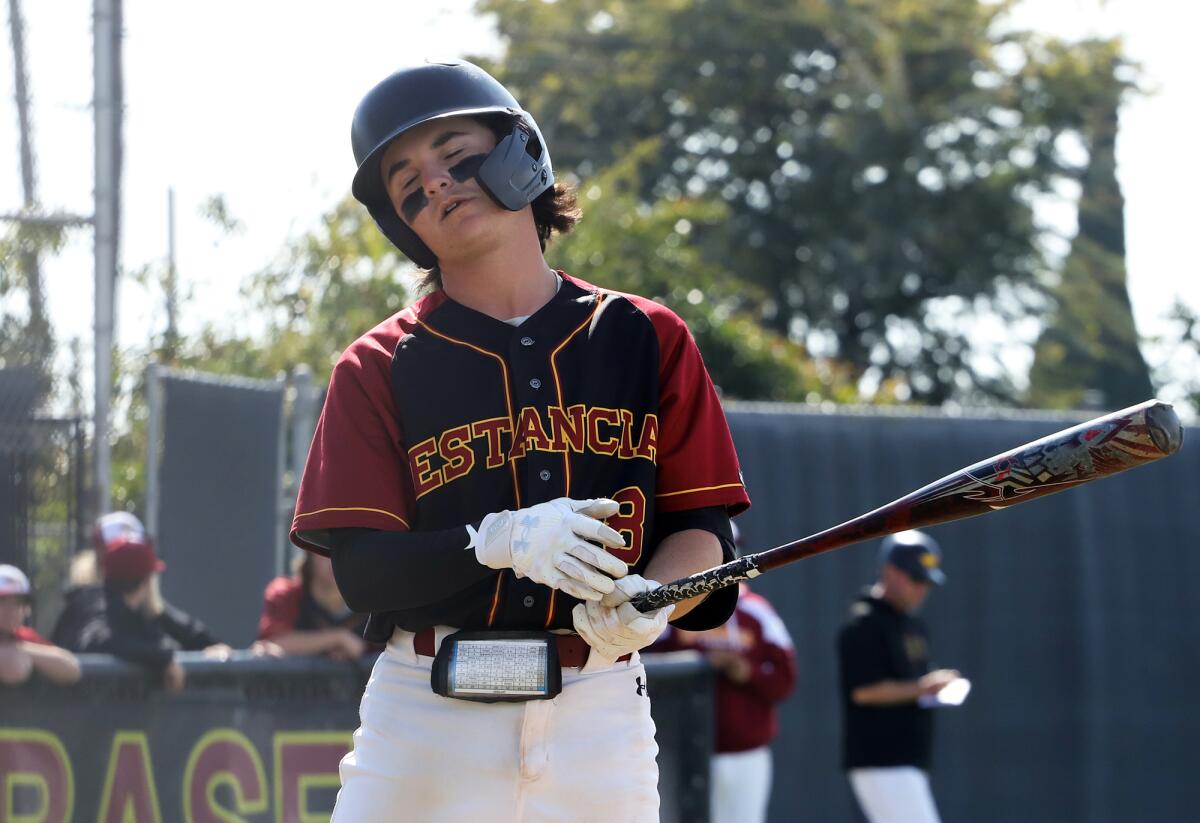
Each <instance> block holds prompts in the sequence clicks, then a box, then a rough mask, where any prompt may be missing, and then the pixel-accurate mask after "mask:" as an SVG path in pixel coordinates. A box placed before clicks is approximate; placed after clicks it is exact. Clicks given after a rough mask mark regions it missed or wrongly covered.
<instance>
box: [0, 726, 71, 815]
mask: <svg viewBox="0 0 1200 823" xmlns="http://www.w3.org/2000/svg"><path fill="white" fill-rule="evenodd" d="M18 786H26V787H29V788H31V789H33V791H35V792H36V793H37V795H38V800H39V807H38V809H37V810H36V811H35V812H34V813H32V814H27V813H25V812H18V810H17V809H16V808H15V806H16V794H17V787H18ZM0 791H2V792H3V794H2V795H0V803H3V804H4V805H3V806H0V813H2V814H0V820H5V821H11V822H12V823H66V821H68V820H70V819H71V815H72V814H73V813H74V810H75V774H74V773H73V772H72V771H71V761H70V758H68V757H67V750H66V749H65V748H63V744H62V742H61V741H60V740H59V739H58V738H57V737H55V736H54V735H53V734H50V733H49V732H44V731H42V730H41V729H0Z"/></svg>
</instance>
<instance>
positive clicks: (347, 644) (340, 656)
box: [329, 629, 367, 660]
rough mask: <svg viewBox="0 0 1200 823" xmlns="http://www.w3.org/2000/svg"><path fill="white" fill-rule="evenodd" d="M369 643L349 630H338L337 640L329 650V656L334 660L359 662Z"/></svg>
mask: <svg viewBox="0 0 1200 823" xmlns="http://www.w3.org/2000/svg"><path fill="white" fill-rule="evenodd" d="M366 648H367V643H366V641H365V640H363V639H362V638H361V637H359V636H358V635H357V634H355V633H354V632H352V631H349V630H347V629H338V634H337V639H336V640H335V641H334V644H333V646H332V647H330V649H329V656H330V657H332V658H333V659H334V660H357V659H358V658H359V657H362V654H363V652H364V651H366Z"/></svg>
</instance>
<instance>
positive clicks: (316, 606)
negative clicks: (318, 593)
mask: <svg viewBox="0 0 1200 823" xmlns="http://www.w3.org/2000/svg"><path fill="white" fill-rule="evenodd" d="M365 622H366V616H365V615H361V614H356V613H354V612H352V611H350V610H348V609H347V610H345V611H343V612H342V613H340V614H331V613H330V612H329V611H327V610H326V609H325V608H324V607H323V606H322V605H321V604H320V603H318V602H317V601H316V599H315V598H314V597H313V596H312V595H311V594H309V593H308V592H307V591H305V589H304V581H303V580H301V579H300V578H299V577H276V578H275V579H274V580H272V581H271V582H270V583H268V584H267V588H266V590H265V591H264V592H263V610H262V614H261V615H260V616H259V618H258V639H259V640H270V639H271V638H273V637H278V636H279V635H281V634H286V633H287V632H292V631H302V632H303V631H317V630H319V629H329V628H334V627H336V628H341V629H349V630H350V631H354V632H361V631H362V629H363V624H364V623H365Z"/></svg>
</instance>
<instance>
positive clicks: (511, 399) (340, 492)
mask: <svg viewBox="0 0 1200 823" xmlns="http://www.w3.org/2000/svg"><path fill="white" fill-rule="evenodd" d="M560 276H561V277H562V285H561V287H560V288H559V290H558V293H557V294H556V295H555V296H554V297H553V298H552V299H551V300H550V302H548V303H547V304H546V305H545V306H543V307H542V308H541V309H539V310H538V311H537V312H535V313H534V314H533V315H531V316H530V317H529V318H528V319H526V320H525V321H524V322H522V323H520V325H517V326H514V325H511V324H509V323H505V322H503V321H500V320H496V319H494V318H492V317H489V316H487V315H484V314H482V313H479V312H476V311H474V310H472V309H469V308H467V307H465V306H463V305H461V304H459V303H456V302H455V301H453V300H451V299H450V298H448V297H447V296H446V294H445V292H443V291H437V292H433V293H431V294H429V295H427V296H425V297H424V298H422V299H421V300H419V301H418V302H417V303H415V304H414V305H412V306H410V307H408V308H405V309H403V310H402V311H400V312H398V313H397V314H395V315H393V316H392V317H390V318H388V319H387V320H386V321H384V322H383V323H381V324H380V325H378V326H376V327H375V328H374V329H372V330H371V331H369V332H367V333H366V334H365V335H363V336H362V337H360V338H359V339H358V340H357V341H355V342H354V343H353V344H352V345H351V346H350V347H349V348H348V349H347V350H346V351H345V353H343V355H342V356H341V358H340V359H339V361H338V363H337V365H336V366H335V368H334V370H333V375H332V377H331V379H330V386H329V393H328V395H327V397H326V400H325V406H324V408H323V410H322V413H321V418H320V420H319V422H318V424H317V430H316V433H315V434H314V437H313V443H312V447H311V449H310V451H309V455H308V461H307V464H306V466H305V470H304V474H303V477H302V479H301V483H300V490H299V495H298V498H297V504H296V515H295V519H294V520H293V523H292V530H291V537H292V540H293V541H294V542H295V543H296V544H297V545H299V546H301V547H302V548H305V549H309V550H312V551H318V552H322V553H326V552H328V550H329V542H328V533H327V532H328V530H330V529H338V528H352V527H357V528H369V529H379V530H391V531H413V532H420V531H435V530H444V529H448V528H451V527H456V526H463V525H465V524H468V523H477V522H478V521H479V520H480V519H481V518H482V517H483V516H484V515H486V514H488V513H489V512H495V511H501V510H505V509H518V508H523V507H528V506H531V505H534V504H536V503H542V502H546V501H548V500H553V499H555V498H558V497H563V496H568V497H573V498H591V497H609V498H612V499H614V500H616V501H617V502H618V503H620V506H621V508H620V511H619V513H618V514H617V515H614V516H613V517H610V518H608V520H607V522H608V524H609V525H610V526H612V527H613V528H614V529H616V530H617V531H619V532H621V534H622V535H623V536H624V537H625V540H626V548H624V549H617V550H610V551H611V552H612V553H613V554H614V555H616V556H617V557H619V558H620V559H622V560H624V561H625V562H626V564H628V566H629V567H630V570H631V571H632V572H635V573H640V572H641V571H642V570H643V569H645V567H646V564H647V563H648V562H649V560H650V557H651V555H652V554H653V550H654V546H653V545H651V544H652V541H651V539H650V537H651V535H652V534H653V533H654V525H655V515H656V513H663V512H681V511H687V510H692V509H701V508H706V507H721V508H724V509H725V510H726V511H728V512H729V513H730V514H731V515H732V514H736V513H738V512H740V511H741V510H743V509H745V508H746V507H747V506H748V505H749V498H748V497H747V494H746V490H745V488H744V486H743V484H742V479H741V472H740V469H739V466H738V461H737V455H736V453H735V451H734V447H733V442H732V438H731V437H730V434H729V428H728V425H727V423H726V420H725V416H724V412H723V410H722V409H721V405H720V402H719V400H718V398H717V395H716V392H715V390H714V388H713V385H712V381H711V380H710V379H709V376H708V373H707V371H706V370H705V368H704V363H703V360H702V359H701V356H700V353H699V350H698V349H697V348H696V344H695V341H694V340H693V338H692V336H691V334H690V332H689V331H688V329H687V326H686V325H685V324H684V323H683V321H682V320H681V319H680V318H679V317H678V316H677V315H675V314H674V313H673V312H671V311H670V310H669V309H667V308H666V307H664V306H662V305H660V304H658V303H655V302H654V301H652V300H648V299H645V298H642V297H638V296H635V295H629V294H621V293H617V292H612V291H607V290H604V289H600V288H597V287H596V286H593V285H590V284H588V283H586V282H584V281H582V280H578V279H575V278H572V277H570V276H568V275H565V274H562V273H560ZM575 602H577V601H575V600H574V599H572V598H570V597H568V596H567V595H565V594H563V593H562V592H557V591H555V590H553V589H550V588H548V587H546V586H542V585H540V584H537V583H534V582H532V581H530V580H528V579H518V578H516V577H515V576H514V575H513V573H512V572H511V570H502V571H500V572H497V573H494V574H489V575H486V576H485V577H484V578H482V579H481V580H479V581H477V582H474V583H472V584H471V585H469V586H467V587H466V588H464V589H463V590H461V591H459V592H458V593H457V594H455V595H454V596H452V597H451V598H449V599H447V600H444V601H441V602H438V603H434V604H420V605H414V607H413V608H411V609H402V610H400V611H393V612H389V613H388V614H387V615H386V616H383V615H373V616H372V624H373V625H374V624H375V623H377V622H380V620H381V618H386V622H387V623H388V624H389V625H393V626H399V627H401V628H404V629H408V630H410V631H419V630H421V629H424V628H427V627H428V626H431V625H435V624H443V625H450V626H455V627H458V628H463V629H478V628H488V627H492V628H497V629H531V628H565V629H570V628H571V625H572V624H571V608H572V606H573V605H574V604H575Z"/></svg>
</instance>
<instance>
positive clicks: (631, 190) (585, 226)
mask: <svg viewBox="0 0 1200 823" xmlns="http://www.w3.org/2000/svg"><path fill="white" fill-rule="evenodd" d="M656 152H657V145H656V141H654V140H646V141H643V143H641V144H640V145H639V146H637V147H636V148H635V149H634V151H632V152H630V154H629V155H628V156H627V157H625V158H624V159H622V160H620V161H618V162H617V163H615V164H613V165H612V166H610V167H609V168H607V169H605V170H604V172H603V173H601V174H599V175H597V176H596V177H594V178H593V179H591V180H589V181H588V182H587V183H586V184H585V185H584V187H583V189H582V190H581V199H582V201H583V219H582V220H581V221H580V223H579V225H578V226H577V227H576V228H575V230H574V231H572V232H571V233H570V234H569V235H567V236H566V237H563V238H560V239H558V240H556V241H555V243H554V244H553V245H552V246H551V247H550V249H549V254H548V259H549V260H550V262H551V263H552V264H553V265H556V266H558V267H559V268H562V269H564V270H565V271H568V272H572V273H574V274H577V275H580V276H581V277H584V279H588V280H592V281H594V282H596V283H597V284H600V285H603V286H605V287H608V288H613V289H616V290H618V291H626V292H634V293H637V294H641V295H644V296H647V297H651V298H652V299H655V300H657V301H659V302H661V303H663V304H665V305H667V306H670V307H671V308H672V309H673V310H675V312H676V313H677V314H679V315H680V316H681V317H682V318H683V319H684V320H685V321H686V322H687V324H688V327H689V328H690V329H691V331H692V334H693V335H694V336H695V338H696V343H697V346H698V347H699V349H700V352H701V354H702V355H703V357H704V360H705V364H706V366H707V368H708V371H709V374H710V376H711V377H712V379H713V382H714V383H715V384H716V386H717V387H718V389H720V390H721V391H722V392H723V393H724V394H725V395H726V396H729V397H737V398H743V399H761V400H792V401H800V400H806V399H808V400H813V399H829V398H836V399H840V400H844V401H845V400H851V399H854V398H855V397H856V392H855V387H854V385H853V383H849V382H847V380H846V377H845V375H844V373H843V372H842V371H840V370H838V369H837V368H836V367H835V366H834V365H832V364H830V365H829V366H828V367H827V368H826V369H825V370H824V371H823V372H819V371H818V367H817V366H816V364H814V362H813V361H812V360H811V358H809V357H808V355H807V353H806V352H805V351H804V349H803V347H802V346H799V345H797V344H796V343H794V342H792V341H790V340H788V339H787V338H786V337H784V336H782V335H780V334H778V333H776V332H774V331H772V330H770V329H767V328H764V327H763V326H762V324H761V322H760V320H759V318H756V317H754V316H752V315H750V314H749V313H747V312H746V311H745V310H744V309H743V308H741V305H742V303H743V302H744V300H743V298H744V296H745V295H746V292H747V290H748V289H753V288H754V287H753V285H751V284H747V283H746V282H744V281H743V280H741V279H739V278H738V277H737V276H736V275H734V274H732V273H730V272H728V271H725V270H723V269H721V268H720V267H719V266H717V265H715V264H713V263H710V262H708V261H707V260H705V258H704V254H703V250H702V249H701V248H700V247H699V246H697V245H696V244H695V243H694V242H693V236H694V235H696V234H701V233H703V232H704V231H706V230H711V228H712V227H713V226H716V225H719V224H720V223H721V222H722V221H723V220H725V219H727V217H728V206H727V205H726V204H725V203H724V202H723V201H721V200H720V199H719V198H712V197H710V198H677V199H670V200H666V199H664V200H659V201H657V202H654V203H649V204H647V203H642V202H641V201H640V199H639V196H638V190H639V187H640V183H641V169H642V164H643V163H645V162H646V161H647V160H649V159H650V158H652V157H653V156H654V155H655V153H656Z"/></svg>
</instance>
